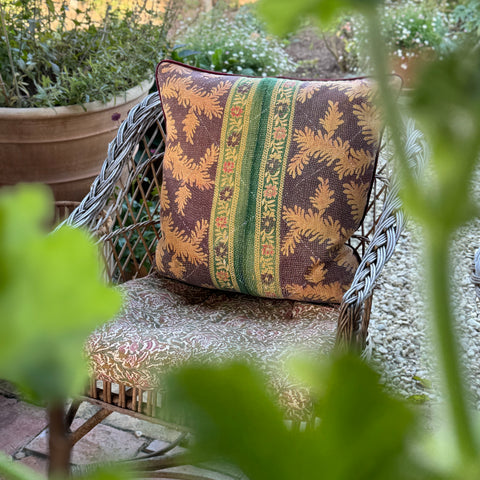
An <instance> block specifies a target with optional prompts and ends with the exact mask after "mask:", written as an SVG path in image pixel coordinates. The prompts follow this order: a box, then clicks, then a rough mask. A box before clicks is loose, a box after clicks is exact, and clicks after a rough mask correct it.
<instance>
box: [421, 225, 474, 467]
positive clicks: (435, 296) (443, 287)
mask: <svg viewBox="0 0 480 480" xmlns="http://www.w3.org/2000/svg"><path fill="white" fill-rule="evenodd" d="M426 234H427V239H428V243H427V248H428V250H427V260H428V272H429V277H430V278H429V283H430V288H431V298H430V302H431V312H432V316H433V318H432V324H433V329H434V333H435V335H436V337H437V343H438V359H439V363H440V368H441V372H442V374H443V377H444V382H445V388H446V393H447V396H448V400H449V401H448V407H449V409H450V415H451V418H452V421H453V427H454V430H455V434H456V437H457V441H458V446H459V449H460V452H461V455H462V456H463V458H464V460H466V461H468V460H471V459H473V458H475V456H476V454H477V444H476V439H475V434H474V431H473V428H472V422H471V418H470V415H469V412H468V406H467V401H466V392H465V386H464V383H463V375H462V368H461V365H460V357H459V348H458V344H457V339H456V336H455V331H454V328H453V325H454V316H453V313H452V310H451V305H450V298H451V294H450V293H451V292H450V281H449V278H450V277H449V255H448V247H449V241H448V232H446V231H444V232H440V233H439V232H438V231H435V232H434V231H432V230H429V231H427V233H426Z"/></svg>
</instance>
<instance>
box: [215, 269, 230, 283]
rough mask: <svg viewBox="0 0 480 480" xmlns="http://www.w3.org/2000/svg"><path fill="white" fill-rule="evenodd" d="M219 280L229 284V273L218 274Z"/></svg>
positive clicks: (221, 272)
mask: <svg viewBox="0 0 480 480" xmlns="http://www.w3.org/2000/svg"><path fill="white" fill-rule="evenodd" d="M217 278H218V279H219V280H221V281H222V282H228V280H229V278H230V276H229V275H228V272H226V271H225V270H222V271H220V272H217Z"/></svg>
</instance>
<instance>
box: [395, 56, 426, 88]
mask: <svg viewBox="0 0 480 480" xmlns="http://www.w3.org/2000/svg"><path fill="white" fill-rule="evenodd" d="M434 58H435V52H434V51H433V50H429V49H423V50H412V51H410V52H406V53H405V54H404V55H403V56H402V57H398V56H396V55H391V56H390V66H391V71H392V73H396V74H397V75H400V77H402V79H403V86H404V87H406V88H411V87H412V86H413V85H414V84H415V80H416V78H417V75H418V73H419V72H420V71H421V69H422V68H423V66H424V65H425V64H426V63H428V62H431V61H432V60H434Z"/></svg>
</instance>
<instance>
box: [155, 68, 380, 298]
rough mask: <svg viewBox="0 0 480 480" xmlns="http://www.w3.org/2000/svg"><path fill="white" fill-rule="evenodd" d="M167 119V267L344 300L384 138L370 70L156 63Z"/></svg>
mask: <svg viewBox="0 0 480 480" xmlns="http://www.w3.org/2000/svg"><path fill="white" fill-rule="evenodd" d="M156 77H157V85H158V90H159V93H160V97H161V101H162V105H163V110H164V114H165V122H166V133H167V139H166V150H165V157H164V162H163V181H162V193H161V228H162V238H161V240H160V241H159V243H158V245H157V250H156V262H157V267H158V270H159V272H160V273H162V274H163V275H165V276H167V277H170V278H175V279H178V280H181V281H183V282H186V283H189V284H192V285H197V286H203V287H208V288H215V289H220V290H227V291H237V292H242V293H248V294H251V295H255V296H262V297H273V298H287V299H293V300H304V301H305V300H306V301H311V302H330V303H338V302H340V301H341V298H342V296H343V294H344V292H345V291H346V290H347V289H348V287H349V285H350V284H351V282H352V279H353V275H354V273H355V270H356V268H357V266H358V258H357V257H356V255H355V253H354V251H353V250H352V249H351V247H349V246H348V245H346V242H347V241H348V239H349V238H350V237H351V235H352V234H353V233H354V232H355V231H356V230H357V228H358V227H359V225H360V223H361V222H362V220H363V217H364V213H365V208H366V205H367V200H368V196H369V193H370V190H371V185H372V179H373V175H374V170H375V166H376V159H377V156H378V148H379V147H378V145H379V140H380V139H379V136H380V133H379V130H380V122H379V114H378V111H377V109H376V108H375V105H374V104H373V99H372V97H373V91H374V90H373V84H372V81H371V80H370V79H368V78H357V79H347V80H335V81H299V80H291V79H276V78H253V77H241V76H234V75H225V74H219V73H213V72H207V71H204V70H199V69H195V68H193V67H190V66H186V65H182V64H179V63H176V62H173V61H163V62H161V63H160V64H159V65H158V67H157V73H156Z"/></svg>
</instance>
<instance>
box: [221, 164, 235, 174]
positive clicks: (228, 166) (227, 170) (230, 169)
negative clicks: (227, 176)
mask: <svg viewBox="0 0 480 480" xmlns="http://www.w3.org/2000/svg"><path fill="white" fill-rule="evenodd" d="M234 169H235V163H234V162H225V163H224V164H223V171H224V172H225V173H232V172H233V170H234Z"/></svg>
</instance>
